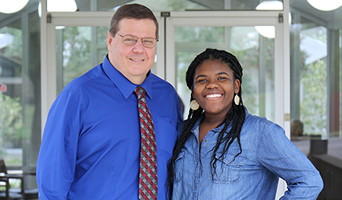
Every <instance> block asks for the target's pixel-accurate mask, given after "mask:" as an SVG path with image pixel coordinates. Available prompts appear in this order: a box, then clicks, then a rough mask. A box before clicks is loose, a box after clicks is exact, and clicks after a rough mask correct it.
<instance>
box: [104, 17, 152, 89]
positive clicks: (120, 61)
mask: <svg viewBox="0 0 342 200" xmlns="http://www.w3.org/2000/svg"><path fill="white" fill-rule="evenodd" d="M156 28H157V27H156V25H155V23H154V21H153V20H150V19H122V20H121V21H120V22H119V31H118V32H117V34H116V35H112V34H111V33H109V32H108V34H107V48H108V58H109V61H110V62H111V63H112V65H113V66H114V67H115V68H116V69H117V70H119V71H120V72H121V73H122V74H123V75H124V76H125V77H126V78H127V79H129V80H130V81H131V82H132V83H134V84H137V85H139V84H141V83H142V82H143V81H144V80H145V78H146V74H147V73H148V71H149V70H150V69H151V67H152V65H153V63H154V57H155V52H156V50H155V47H152V48H147V47H144V46H143V44H142V41H141V39H138V42H137V43H136V44H134V45H132V46H129V45H126V44H124V43H123V42H122V37H120V36H119V35H122V36H125V35H132V36H136V37H138V38H155V39H156ZM118 34H119V35H118Z"/></svg>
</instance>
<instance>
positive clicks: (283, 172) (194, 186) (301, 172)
mask: <svg viewBox="0 0 342 200" xmlns="http://www.w3.org/2000/svg"><path fill="white" fill-rule="evenodd" d="M202 119H203V116H201V118H200V119H199V120H198V121H197V122H196V124H195V126H194V128H193V130H192V134H191V135H190V137H189V139H188V141H187V142H186V144H185V146H184V148H183V149H182V151H181V152H180V154H179V155H178V158H177V160H176V164H175V177H174V186H173V187H174V188H173V199H176V200H183V199H184V200H190V199H192V200H196V199H201V200H202V199H203V200H207V199H212V200H221V199H230V200H231V199H234V200H235V199H253V200H256V199H262V200H268V199H270V200H274V199H275V195H276V191H277V185H278V180H279V177H280V178H282V179H284V180H285V181H286V183H287V188H288V189H287V191H286V192H285V194H284V196H282V197H281V199H301V200H303V199H316V198H317V196H318V194H319V193H320V191H321V190H322V188H323V181H322V178H321V176H320V174H319V172H318V171H317V170H316V168H315V167H314V166H313V165H312V163H311V162H310V161H309V160H308V159H307V158H306V156H305V155H304V154H303V153H302V152H301V151H300V150H299V149H298V148H297V147H296V146H295V145H294V144H293V143H292V142H291V141H290V140H289V139H288V138H287V137H286V135H285V132H284V130H283V129H282V128H281V127H280V126H279V125H277V124H275V123H273V122H271V121H268V120H267V119H266V118H261V117H258V116H253V115H251V114H249V113H248V112H247V110H246V119H245V123H244V124H243V127H242V130H241V135H240V140H241V148H242V153H241V154H240V155H238V156H237V157H235V155H236V154H237V153H239V152H240V149H239V144H238V142H237V139H235V140H234V142H233V143H232V144H231V146H230V147H229V150H228V152H227V154H226V156H225V158H224V159H223V160H220V159H219V160H218V161H217V166H216V173H215V174H214V175H213V176H212V174H211V167H210V160H211V157H212V155H213V152H212V148H213V147H214V146H215V143H216V140H217V136H218V134H219V132H220V130H221V129H222V127H223V126H221V127H218V128H215V129H212V130H210V131H209V132H208V133H207V135H206V136H205V138H204V139H203V141H202V144H201V148H200V146H199V140H198V136H199V124H200V122H201V120H202ZM229 130H230V127H229V128H228V130H227V132H228V131H229ZM221 153H222V148H221V150H220V149H219V150H218V153H217V156H216V157H217V158H218V157H219V156H220V155H221ZM234 158H235V159H234Z"/></svg>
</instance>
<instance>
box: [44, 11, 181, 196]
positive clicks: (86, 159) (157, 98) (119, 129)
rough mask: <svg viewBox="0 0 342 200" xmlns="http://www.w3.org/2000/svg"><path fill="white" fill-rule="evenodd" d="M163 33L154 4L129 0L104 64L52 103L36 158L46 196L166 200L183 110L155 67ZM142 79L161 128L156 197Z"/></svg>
mask: <svg viewBox="0 0 342 200" xmlns="http://www.w3.org/2000/svg"><path fill="white" fill-rule="evenodd" d="M157 40H158V22H157V20H156V18H155V16H154V15H153V13H152V12H151V10H150V9H148V8H146V7H145V6H142V5H139V4H129V5H124V6H121V7H120V8H119V9H118V10H117V11H116V13H115V14H114V16H113V18H112V21H111V27H110V30H109V32H108V35H107V49H108V55H107V56H106V58H105V59H104V61H103V63H101V64H99V65H98V66H96V67H95V68H93V69H91V70H90V71H89V72H87V73H86V74H84V75H83V76H81V77H79V78H76V79H75V80H73V81H72V82H71V83H70V84H68V85H67V86H66V87H65V88H64V90H63V91H62V92H61V94H60V95H59V96H58V97H57V99H56V101H55V102H54V103H53V105H52V107H51V109H50V112H49V115H48V119H47V122H46V126H45V129H44V134H43V141H42V144H41V149H40V153H39V157H38V162H37V184H38V189H39V199H40V200H44V199H73V200H75V199H82V200H86V199H91V200H94V199H105V200H109V199H125V200H127V199H129V200H131V199H138V198H140V197H139V196H141V198H143V197H150V198H148V199H156V197H158V199H159V200H160V199H165V197H166V193H167V189H166V179H167V162H168V160H169V159H170V157H171V154H172V150H173V146H174V144H175V141H176V138H177V131H176V130H177V124H178V123H179V122H180V121H181V120H182V116H181V107H180V101H179V97H178V95H177V93H176V91H175V90H174V88H173V87H172V86H171V85H170V84H169V83H167V82H166V81H164V80H162V79H160V78H158V77H157V76H155V75H154V74H152V73H151V71H150V69H151V67H152V65H153V63H154V58H155V45H156V42H157ZM137 86H141V87H143V88H144V89H145V90H146V102H147V107H148V109H149V111H150V113H151V115H152V120H153V125H152V132H153V128H154V131H155V140H156V160H157V161H156V162H157V164H156V166H157V181H158V182H157V184H156V185H157V186H156V187H158V189H157V194H156V195H157V196H156V197H153V195H149V194H141V193H140V192H139V190H142V189H141V188H140V187H142V186H141V184H139V176H141V174H142V172H140V171H141V169H140V158H141V156H140V154H141V149H140V147H141V146H142V145H141V141H142V139H141V138H140V137H141V133H140V132H141V131H140V128H141V127H140V122H139V114H138V113H139V111H138V97H137V95H136V93H135V90H136V88H137ZM139 94H140V93H139ZM139 110H140V109H139ZM148 138H149V137H148ZM148 144H149V145H150V146H147V149H150V147H152V146H153V142H151V144H150V143H149V142H148ZM140 182H141V180H140ZM153 187H154V186H153ZM139 188H140V189H139ZM145 192H146V191H145ZM143 199H144V198H143Z"/></svg>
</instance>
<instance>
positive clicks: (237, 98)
mask: <svg viewBox="0 0 342 200" xmlns="http://www.w3.org/2000/svg"><path fill="white" fill-rule="evenodd" d="M234 103H235V105H237V106H238V105H239V104H240V97H239V96H238V95H237V94H235V97H234Z"/></svg>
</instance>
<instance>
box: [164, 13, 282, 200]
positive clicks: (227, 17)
mask: <svg viewBox="0 0 342 200" xmlns="http://www.w3.org/2000/svg"><path fill="white" fill-rule="evenodd" d="M254 14H255V16H251V14H250V12H249V14H246V15H244V14H243V13H242V12H222V13H221V12H214V13H213V12H196V11H194V12H187V13H171V17H170V18H167V19H166V20H165V21H166V38H167V40H166V55H167V56H166V57H165V59H166V80H167V81H169V82H171V83H172V84H173V85H174V87H175V88H176V89H177V92H178V94H179V96H180V97H181V99H182V101H183V104H184V114H183V116H184V118H185V119H186V118H187V115H188V110H189V103H190V93H191V92H190V90H189V89H188V88H187V86H186V82H185V73H186V70H187V68H188V66H189V65H190V63H191V61H192V60H193V59H194V58H195V56H196V55H197V54H199V53H200V52H203V51H204V50H205V49H206V48H216V49H223V50H226V51H228V52H231V53H232V54H234V55H235V56H236V57H237V58H238V60H239V61H240V63H241V65H242V67H243V79H242V98H243V101H244V105H245V106H246V107H247V109H248V111H249V113H251V114H255V115H259V116H262V117H267V118H268V119H269V120H271V121H274V122H276V123H278V124H280V125H281V126H283V127H284V128H285V130H286V129H287V128H288V127H287V126H288V121H287V120H288V119H287V118H289V115H288V114H286V113H288V111H287V110H286V108H288V107H289V101H288V100H287V98H284V97H285V96H288V95H286V94H285V93H286V89H285V88H286V85H287V83H286V82H285V81H284V80H286V78H285V79H284V76H286V74H287V68H288V66H286V63H284V59H285V56H286V53H284V49H286V48H284V47H285V43H284V35H283V28H284V27H283V24H282V23H281V22H279V21H280V20H279V15H278V13H276V12H275V13H273V14H274V15H273V16H260V15H259V13H254ZM248 15H249V17H247V16H248ZM202 16H206V17H202ZM239 16H240V17H239ZM260 22H262V24H261V23H260ZM256 26H257V27H256ZM264 28H266V29H269V30H270V31H271V32H272V31H273V34H271V35H273V36H274V35H275V37H273V38H270V37H265V36H263V35H262V32H258V31H260V29H264ZM287 132H288V131H287ZM285 190H286V184H285V182H284V181H280V184H279V189H278V195H282V194H283V193H284V191H285Z"/></svg>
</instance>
